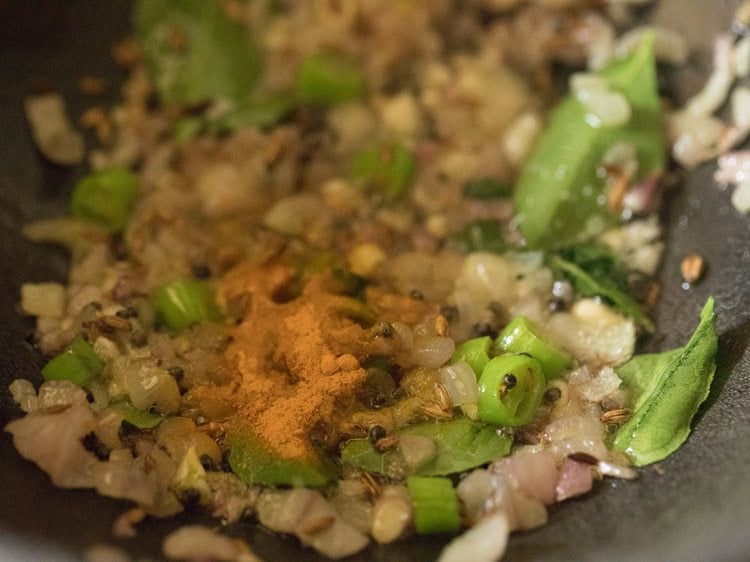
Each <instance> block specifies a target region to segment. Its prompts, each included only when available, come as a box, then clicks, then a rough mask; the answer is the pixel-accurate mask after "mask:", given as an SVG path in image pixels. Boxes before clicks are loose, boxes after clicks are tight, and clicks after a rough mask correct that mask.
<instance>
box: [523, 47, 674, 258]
mask: <svg viewBox="0 0 750 562" xmlns="http://www.w3.org/2000/svg"><path fill="white" fill-rule="evenodd" d="M600 76H601V77H602V78H604V79H605V80H606V82H607V85H608V87H609V88H610V89H611V90H614V91H617V92H620V93H622V94H623V95H624V96H625V97H626V98H627V100H628V102H629V103H630V106H631V109H632V117H631V119H630V120H629V121H628V122H627V123H625V124H623V125H620V126H616V127H610V128H605V127H597V126H595V125H592V124H590V123H589V122H588V121H587V115H588V111H587V109H586V108H585V107H584V106H583V105H582V104H581V103H580V102H579V101H578V100H577V99H576V98H575V96H573V95H568V96H567V97H566V98H565V99H564V100H563V101H562V102H561V103H560V105H559V106H558V107H557V108H556V109H555V110H554V112H553V113H552V116H551V118H550V122H549V125H548V127H547V129H546V131H545V133H544V134H543V135H542V138H541V139H540V140H539V142H538V143H537V145H536V147H535V148H534V151H533V153H532V155H531V157H530V158H529V159H528V161H527V162H526V164H525V165H524V167H523V169H522V171H521V175H520V177H519V180H518V183H517V185H516V190H515V193H514V202H515V206H516V212H517V219H518V226H519V229H520V230H521V233H522V234H523V235H524V237H525V238H526V241H527V243H528V245H529V246H530V247H548V248H554V247H559V246H561V245H564V244H569V243H571V242H574V241H580V240H582V239H586V238H589V237H590V236H591V235H593V234H596V233H597V232H599V231H600V230H601V229H602V228H603V227H604V226H605V225H606V224H607V222H608V221H610V220H611V219H612V218H613V217H611V216H610V214H609V213H608V211H607V209H606V207H605V206H604V201H602V197H601V195H602V194H603V193H604V190H605V187H606V185H605V179H604V178H603V177H601V176H600V175H599V174H598V173H597V172H598V169H599V167H600V165H601V163H602V158H603V156H604V154H605V153H606V152H607V150H608V149H610V148H611V147H612V146H613V145H615V144H616V143H620V142H627V143H632V144H634V145H635V146H636V148H637V157H638V162H639V176H640V177H646V176H648V175H651V174H654V173H657V172H659V171H661V170H662V169H663V167H664V161H665V145H664V134H663V128H662V117H661V102H660V100H659V95H658V90H657V81H656V70H655V64H654V54H653V37H650V38H649V37H646V38H644V40H643V41H642V43H641V45H640V47H639V48H638V49H637V50H636V51H635V52H634V53H633V54H632V55H630V56H629V57H627V58H625V59H623V60H619V61H615V62H613V63H611V64H610V65H609V66H608V67H607V68H605V69H604V70H602V71H601V73H600Z"/></svg>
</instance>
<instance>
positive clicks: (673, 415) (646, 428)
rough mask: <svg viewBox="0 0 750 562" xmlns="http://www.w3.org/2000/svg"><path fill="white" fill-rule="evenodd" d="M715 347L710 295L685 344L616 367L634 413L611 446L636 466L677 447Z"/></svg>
mask: <svg viewBox="0 0 750 562" xmlns="http://www.w3.org/2000/svg"><path fill="white" fill-rule="evenodd" d="M717 347H718V337H717V335H716V316H715V314H714V300H713V298H709V299H708V301H707V302H706V304H705V305H704V307H703V310H702V311H701V319H700V323H699V324H698V327H697V328H696V329H695V332H693V335H692V337H691V338H690V341H688V343H687V344H686V345H685V346H684V347H682V348H679V349H676V350H672V351H667V352H665V353H661V354H651V355H641V356H636V357H634V358H633V359H631V360H630V361H628V362H627V363H625V364H624V365H622V366H621V367H619V368H618V369H617V373H618V375H619V376H620V377H621V378H622V380H623V383H624V384H625V385H626V386H627V387H628V388H629V389H630V390H631V392H632V393H633V415H632V417H631V418H630V419H629V420H628V421H627V422H625V423H624V424H623V425H622V426H620V428H619V429H618V430H617V433H616V434H615V438H614V441H613V448H614V449H617V450H619V451H623V452H624V453H626V454H627V455H628V456H629V457H630V459H631V460H632V461H633V463H634V464H635V465H636V466H644V465H647V464H651V463H654V462H657V461H660V460H663V459H664V458H666V457H667V456H669V455H670V454H671V453H673V452H674V451H675V450H677V448H678V447H679V446H680V445H682V443H683V442H684V441H685V440H686V439H687V437H688V435H689V434H690V422H691V421H692V419H693V416H695V413H696V412H697V411H698V407H699V406H700V405H701V403H702V402H703V401H704V400H705V399H706V396H708V391H709V388H710V385H711V380H712V379H713V376H714V372H715V370H716V350H717Z"/></svg>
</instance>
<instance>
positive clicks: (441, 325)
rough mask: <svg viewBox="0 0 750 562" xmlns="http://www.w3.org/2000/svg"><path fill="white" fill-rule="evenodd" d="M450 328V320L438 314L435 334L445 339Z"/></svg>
mask: <svg viewBox="0 0 750 562" xmlns="http://www.w3.org/2000/svg"><path fill="white" fill-rule="evenodd" d="M449 328H450V326H449V324H448V319H447V318H446V317H445V316H444V315H442V314H438V315H437V316H436V317H435V333H436V334H437V335H438V336H441V337H445V336H447V335H448V330H449Z"/></svg>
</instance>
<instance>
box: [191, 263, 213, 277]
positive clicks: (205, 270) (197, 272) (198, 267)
mask: <svg viewBox="0 0 750 562" xmlns="http://www.w3.org/2000/svg"><path fill="white" fill-rule="evenodd" d="M193 277H195V278H196V279H208V278H209V277H211V269H210V268H209V267H208V266H207V265H206V264H203V263H199V264H195V265H193Z"/></svg>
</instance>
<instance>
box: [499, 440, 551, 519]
mask: <svg viewBox="0 0 750 562" xmlns="http://www.w3.org/2000/svg"><path fill="white" fill-rule="evenodd" d="M491 471H492V472H493V473H495V474H500V475H502V476H503V477H504V478H505V479H506V480H509V481H510V482H512V483H513V484H514V486H515V487H516V488H517V489H518V490H519V491H520V492H522V493H523V494H524V495H526V496H527V497H529V498H534V499H537V500H539V501H541V502H542V503H544V504H545V505H550V504H552V503H554V501H555V484H556V483H557V479H558V471H557V467H556V466H555V457H554V456H553V455H552V453H550V452H549V451H547V450H545V449H533V448H523V449H519V450H518V451H517V452H515V453H514V454H513V455H511V456H510V457H506V458H504V459H500V460H499V461H497V462H495V463H493V464H492V466H491Z"/></svg>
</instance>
